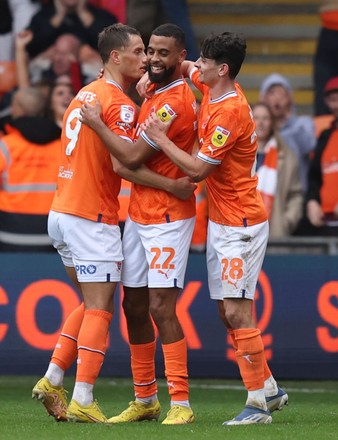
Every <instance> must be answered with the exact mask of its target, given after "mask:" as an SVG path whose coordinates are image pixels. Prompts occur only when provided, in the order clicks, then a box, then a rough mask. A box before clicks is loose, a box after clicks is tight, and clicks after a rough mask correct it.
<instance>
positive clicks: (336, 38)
mask: <svg viewBox="0 0 338 440" xmlns="http://www.w3.org/2000/svg"><path fill="white" fill-rule="evenodd" d="M319 19H320V23H321V24H320V31H319V34H318V39H317V47H316V52H315V55H314V60H313V85H314V87H313V90H314V109H313V110H314V115H315V116H321V115H327V114H330V109H329V108H328V107H327V105H326V104H325V99H324V87H325V84H326V83H327V82H328V80H329V79H330V78H333V77H334V76H336V75H338V57H337V52H338V0H319Z"/></svg>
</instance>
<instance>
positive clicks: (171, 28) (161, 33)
mask: <svg viewBox="0 0 338 440" xmlns="http://www.w3.org/2000/svg"><path fill="white" fill-rule="evenodd" d="M151 35H156V36H158V37H172V38H174V39H175V42H176V46H177V47H178V48H179V49H185V33H184V32H183V30H182V29H181V28H180V27H179V26H177V25H176V24H173V23H165V24H161V25H160V26H158V27H157V28H156V29H154V30H153V31H152V33H151Z"/></svg>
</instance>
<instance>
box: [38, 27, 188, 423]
mask: <svg viewBox="0 0 338 440" xmlns="http://www.w3.org/2000/svg"><path fill="white" fill-rule="evenodd" d="M98 48H99V52H100V54H101V57H102V61H103V63H104V66H105V73H104V76H103V78H101V79H99V80H97V81H94V82H92V83H91V84H89V85H88V86H86V87H84V88H82V89H81V90H80V91H79V92H78V93H77V95H76V96H75V98H74V99H73V100H72V102H71V103H70V105H69V107H68V109H67V110H66V112H65V115H64V119H63V129H62V138H61V155H60V162H59V167H58V181H57V190H56V193H55V197H54V200H53V202H52V207H51V211H50V213H49V219H48V233H49V235H50V237H51V238H52V241H53V245H54V247H55V248H56V249H57V251H58V253H59V254H60V256H61V259H62V261H63V263H64V265H65V268H66V271H67V273H68V275H69V277H70V278H71V280H72V281H73V282H74V283H75V284H76V285H77V286H78V288H79V290H80V291H81V293H82V296H83V299H84V306H83V304H82V305H80V306H79V307H78V308H77V309H75V310H74V311H73V312H72V313H71V315H70V316H69V317H68V318H67V320H66V322H65V324H64V326H63V328H62V331H61V335H60V337H59V340H58V342H57V344H56V346H55V349H54V352H53V355H52V359H51V362H50V364H49V367H48V370H47V372H46V374H45V377H43V378H42V379H40V381H39V382H38V383H37V384H36V385H35V387H34V388H33V397H35V398H37V399H39V400H42V401H43V403H44V405H45V407H46V409H47V411H48V412H49V414H51V415H52V416H53V417H54V418H56V419H57V420H72V421H76V422H89V423H91V422H97V423H105V422H106V421H107V419H106V417H105V416H104V414H103V413H102V411H101V410H100V408H99V406H98V405H97V403H96V401H94V398H93V387H94V383H95V380H96V378H97V376H98V374H99V372H100V369H101V365H102V363H103V360H104V356H105V352H106V348H107V347H106V344H107V335H108V330H109V325H110V321H111V319H112V312H113V295H114V291H115V288H116V284H117V283H118V282H119V281H120V276H121V267H122V260H123V256H122V243H121V234H120V229H119V227H118V220H119V219H118V210H119V203H118V194H119V191H120V184H121V178H120V177H119V175H117V174H116V173H115V172H114V171H113V164H112V162H113V163H114V161H115V159H114V157H111V156H110V153H109V151H108V150H107V149H106V147H105V145H104V144H103V142H102V141H101V139H100V138H99V137H98V136H97V134H96V133H95V132H94V131H93V130H91V129H90V128H89V127H88V126H86V125H84V124H83V123H82V122H81V120H80V109H81V106H82V105H83V104H84V103H85V102H87V103H93V102H94V101H95V100H99V101H100V102H101V104H102V110H103V116H102V117H103V120H104V121H105V123H106V124H107V126H108V127H109V131H110V130H112V131H114V132H115V134H116V136H117V137H119V138H123V142H126V143H128V142H129V143H132V139H133V135H134V126H135V122H136V108H135V105H134V103H133V102H132V101H131V99H130V98H129V97H128V96H127V95H126V94H125V91H126V90H127V89H128V87H129V85H130V84H131V83H132V82H134V81H136V80H138V79H139V78H140V77H141V76H142V75H143V73H144V71H145V66H146V56H145V53H144V44H143V42H142V39H141V37H140V34H139V32H138V31H136V30H135V29H133V28H131V27H129V26H126V25H122V24H116V25H112V26H109V27H107V28H105V29H104V30H103V31H102V32H101V33H100V35H99V41H98ZM129 174H133V176H134V177H135V179H136V181H138V182H141V183H143V184H158V185H159V187H160V188H161V189H162V190H163V189H166V190H168V191H169V190H171V189H175V188H176V186H177V182H172V180H171V179H168V178H166V177H164V176H159V175H156V174H155V173H154V172H152V171H150V170H149V169H146V168H142V169H138V170H135V171H134V172H132V173H129ZM161 182H162V183H161ZM190 193H191V191H190V192H189V194H190ZM76 356H77V358H78V361H77V372H76V381H75V387H74V391H73V396H72V400H71V402H70V404H69V406H68V408H67V401H66V398H65V392H64V389H63V377H64V373H65V371H66V370H67V369H68V368H69V367H70V365H71V364H72V363H73V361H74V360H75V358H76Z"/></svg>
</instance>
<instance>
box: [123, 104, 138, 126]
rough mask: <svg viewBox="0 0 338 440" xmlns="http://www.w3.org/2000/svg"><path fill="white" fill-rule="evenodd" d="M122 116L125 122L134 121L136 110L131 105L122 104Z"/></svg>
mask: <svg viewBox="0 0 338 440" xmlns="http://www.w3.org/2000/svg"><path fill="white" fill-rule="evenodd" d="M120 116H121V119H122V121H123V122H129V123H130V122H133V121H134V116H135V111H134V108H133V107H132V106H131V105H121V111H120Z"/></svg>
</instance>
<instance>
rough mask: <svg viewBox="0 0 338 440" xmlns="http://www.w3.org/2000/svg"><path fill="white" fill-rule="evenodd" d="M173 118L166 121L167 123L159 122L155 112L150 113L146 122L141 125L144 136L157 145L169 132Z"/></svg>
mask: <svg viewBox="0 0 338 440" xmlns="http://www.w3.org/2000/svg"><path fill="white" fill-rule="evenodd" d="M174 119H175V116H174V117H173V118H171V119H170V120H168V121H167V122H163V121H161V119H160V118H159V117H158V116H157V114H156V112H155V111H152V112H151V113H150V115H149V116H148V118H147V120H146V121H145V122H144V123H143V124H142V126H141V129H143V130H144V131H145V133H146V135H147V136H148V137H149V138H150V139H151V140H152V141H154V142H155V143H159V142H160V140H161V139H163V137H164V136H165V134H166V133H167V131H168V130H169V128H170V126H171V124H172V122H173V120H174Z"/></svg>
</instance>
